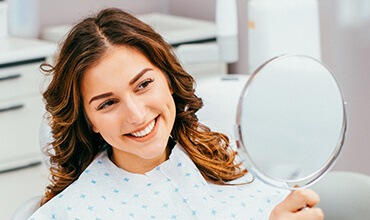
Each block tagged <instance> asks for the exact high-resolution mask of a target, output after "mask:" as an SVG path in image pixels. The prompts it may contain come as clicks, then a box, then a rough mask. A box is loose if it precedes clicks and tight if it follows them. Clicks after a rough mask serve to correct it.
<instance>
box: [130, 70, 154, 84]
mask: <svg viewBox="0 0 370 220" xmlns="http://www.w3.org/2000/svg"><path fill="white" fill-rule="evenodd" d="M150 70H153V69H151V68H145V69H143V70H141V71H140V72H139V73H138V74H136V76H134V78H132V79H131V80H130V82H129V84H130V86H131V85H132V84H134V83H135V82H136V81H138V80H139V79H140V78H141V77H142V76H143V75H144V74H145V73H146V72H148V71H150Z"/></svg>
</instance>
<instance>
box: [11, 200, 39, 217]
mask: <svg viewBox="0 0 370 220" xmlns="http://www.w3.org/2000/svg"><path fill="white" fill-rule="evenodd" d="M41 199H42V196H41V195H39V196H35V197H32V198H29V199H27V200H26V201H24V202H23V203H22V204H21V205H20V206H19V207H18V208H17V209H16V210H15V212H14V213H13V215H12V217H11V220H25V219H28V218H29V217H30V216H31V215H32V214H33V213H34V212H35V211H36V210H37V209H38V208H40V202H41Z"/></svg>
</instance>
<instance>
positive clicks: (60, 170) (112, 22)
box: [42, 8, 247, 204]
mask: <svg viewBox="0 0 370 220" xmlns="http://www.w3.org/2000/svg"><path fill="white" fill-rule="evenodd" d="M119 45H124V46H128V47H131V48H134V49H136V50H137V51H139V52H140V53H141V54H143V55H144V56H145V57H147V58H148V59H149V61H150V62H151V63H152V64H153V65H155V66H157V67H158V68H159V69H160V70H161V71H162V72H163V73H164V74H166V77H167V79H168V82H169V86H170V88H171V89H172V91H173V95H172V96H173V99H174V101H175V105H176V118H175V123H174V126H173V128H172V131H171V136H172V138H173V139H174V140H175V141H177V142H178V143H179V144H181V145H182V146H183V148H184V149H185V150H186V151H187V152H188V154H189V156H190V158H191V159H192V160H193V161H194V163H195V164H196V166H197V167H198V168H199V170H200V172H201V173H202V175H203V176H204V177H205V178H206V179H207V180H208V181H210V182H214V183H217V184H225V183H227V182H228V181H231V180H234V179H237V178H239V177H241V176H243V175H244V174H245V173H246V172H247V171H246V170H245V169H243V168H242V167H241V164H239V163H235V155H236V153H235V152H234V151H233V150H231V148H230V146H229V145H230V144H229V139H228V138H227V136H226V135H224V134H221V133H217V132H212V131H210V129H209V128H208V127H207V126H205V125H203V124H201V123H199V122H198V118H197V116H196V112H197V111H198V110H199V109H200V108H201V107H202V105H203V103H202V100H201V99H200V98H199V97H197V96H196V95H195V89H194V85H195V81H194V79H193V77H192V76H191V75H189V74H188V73H187V72H186V71H185V70H184V69H183V68H182V66H181V65H180V63H179V61H178V60H177V58H176V56H175V55H174V53H173V50H172V47H171V46H170V45H169V44H167V43H166V42H165V41H164V40H163V39H162V37H161V36H160V35H159V34H158V33H156V32H155V31H154V30H153V29H152V28H151V27H150V26H148V25H147V24H145V23H143V22H141V21H140V20H138V19H137V18H135V17H134V16H132V15H130V14H128V13H126V12H124V11H122V10H120V9H116V8H110V9H105V10H103V11H101V12H100V13H98V14H97V15H96V16H92V17H88V18H85V19H84V20H82V21H81V22H80V23H78V24H77V25H75V26H74V27H73V28H72V30H71V31H70V33H69V34H68V36H67V37H66V39H65V40H64V43H63V44H62V46H61V48H60V51H59V55H58V57H57V58H56V61H55V65H54V66H51V65H47V64H44V65H43V66H42V69H43V70H44V71H45V72H46V73H49V74H51V75H52V77H53V78H52V81H51V83H50V84H49V86H48V88H47V90H46V91H45V92H44V94H43V96H44V100H45V103H46V110H47V112H48V113H49V115H50V118H49V120H50V126H51V130H52V135H53V141H52V143H51V146H52V150H53V153H50V163H51V165H52V166H51V167H50V171H51V184H50V185H49V186H48V187H47V190H46V193H45V196H44V198H43V201H42V204H44V203H46V202H47V201H49V200H50V199H51V198H53V197H54V196H55V195H57V194H58V193H60V192H61V191H62V190H64V189H65V188H66V187H67V186H68V185H70V184H71V183H72V182H73V181H75V180H76V179H77V178H78V177H79V176H80V174H81V173H82V171H83V170H84V169H86V167H87V166H88V165H89V164H90V163H91V162H92V160H93V159H94V157H95V156H96V155H97V154H98V153H99V152H100V151H101V146H102V145H104V143H105V141H104V140H103V139H102V138H101V136H100V134H96V133H94V132H93V131H92V130H91V128H90V126H89V123H88V120H87V117H86V115H85V112H84V108H83V104H82V98H81V97H82V96H81V91H80V84H81V79H82V76H83V74H84V73H85V71H86V70H87V69H88V68H89V67H91V66H92V65H94V64H96V63H97V61H99V59H101V57H102V56H103V55H104V53H105V52H106V51H107V50H108V49H109V48H110V47H112V46H119Z"/></svg>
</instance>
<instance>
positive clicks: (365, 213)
mask: <svg viewBox="0 0 370 220" xmlns="http://www.w3.org/2000/svg"><path fill="white" fill-rule="evenodd" d="M312 189H313V190H315V191H316V192H317V193H318V194H319V195H320V202H319V204H318V206H319V207H320V208H322V209H323V211H324V216H325V220H347V219H370V176H368V175H365V174H361V173H355V172H346V171H331V172H329V173H327V174H326V175H325V176H324V177H323V178H322V179H321V180H320V181H319V182H317V183H316V184H315V185H313V186H312Z"/></svg>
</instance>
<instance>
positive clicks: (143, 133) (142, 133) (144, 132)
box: [131, 120, 155, 137]
mask: <svg viewBox="0 0 370 220" xmlns="http://www.w3.org/2000/svg"><path fill="white" fill-rule="evenodd" d="M154 125H155V120H153V121H152V122H151V123H150V124H149V125H148V126H147V127H146V128H144V129H143V130H141V131H137V132H133V133H131V135H133V136H135V137H144V136H146V135H148V134H149V133H150V132H151V131H152V130H153V128H154Z"/></svg>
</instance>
